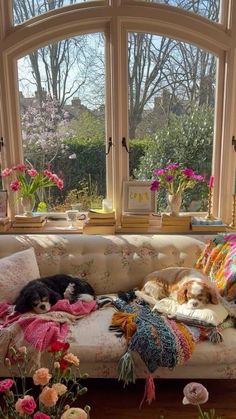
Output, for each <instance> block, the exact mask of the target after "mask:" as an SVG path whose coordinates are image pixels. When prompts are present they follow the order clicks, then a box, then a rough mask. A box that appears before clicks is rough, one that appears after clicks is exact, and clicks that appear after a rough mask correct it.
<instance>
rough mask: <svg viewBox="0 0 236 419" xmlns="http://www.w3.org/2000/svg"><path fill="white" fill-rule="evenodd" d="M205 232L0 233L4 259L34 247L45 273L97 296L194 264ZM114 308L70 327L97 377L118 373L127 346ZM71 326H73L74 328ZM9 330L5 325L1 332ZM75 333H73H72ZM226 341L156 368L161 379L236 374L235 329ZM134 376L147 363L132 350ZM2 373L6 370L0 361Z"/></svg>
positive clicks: (76, 349) (86, 367)
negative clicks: (85, 285) (115, 326)
mask: <svg viewBox="0 0 236 419" xmlns="http://www.w3.org/2000/svg"><path fill="white" fill-rule="evenodd" d="M210 237H211V236H207V235H157V234H156V235H88V236H86V235H81V234H54V235H53V234H50V235H47V234H27V235H26V234H25V235H23V234H18V235H11V234H2V235H1V236H0V258H3V257H6V256H9V255H12V254H14V253H16V252H20V251H22V250H24V249H28V248H33V249H34V252H35V255H36V259H37V263H38V267H39V272H40V275H41V276H46V275H52V274H56V273H67V274H72V275H75V276H80V277H82V278H84V279H86V280H88V281H89V282H90V284H91V285H92V286H93V287H94V289H95V291H96V294H97V295H105V294H109V295H110V294H114V293H117V292H118V291H120V290H123V291H126V290H129V289H131V288H133V287H139V286H140V284H141V283H142V280H143V278H144V277H145V275H147V274H148V273H150V272H152V271H155V270H158V269H163V268H166V267H169V266H181V267H182V266H183V267H185V266H186V267H191V266H194V263H195V261H196V259H197V258H198V256H199V255H200V253H201V251H202V249H203V248H204V245H205V242H206V240H208V239H209V238H210ZM113 312H114V308H113V307H111V306H105V307H103V308H102V309H98V310H95V311H93V312H91V313H90V314H89V315H87V316H85V317H82V318H80V319H79V320H78V321H76V324H73V325H72V326H71V328H70V330H69V334H68V339H69V342H70V345H71V346H70V349H71V351H72V352H73V353H75V354H77V355H78V356H79V358H80V361H81V371H82V372H87V373H88V374H89V376H90V377H94V378H99V377H103V378H116V377H117V363H118V361H119V359H120V357H121V356H122V354H123V353H124V352H125V350H126V341H125V339H124V338H117V336H116V335H115V334H114V333H111V332H110V331H109V326H110V324H111V317H112V314H113ZM72 329H73V330H72ZM4 332H5V330H4V329H2V330H1V333H0V335H1V334H2V333H4ZM72 332H73V333H72ZM222 335H223V341H222V342H221V343H218V344H213V343H211V342H209V341H203V342H200V343H198V344H197V345H196V348H195V350H194V352H193V355H192V356H191V358H190V359H189V360H188V361H187V362H186V363H184V364H183V365H180V366H177V367H176V368H174V369H172V370H170V369H169V368H158V369H157V370H156V371H155V373H154V374H153V376H154V377H161V378H235V377H236V330H235V329H234V328H233V327H229V328H227V329H225V330H224V331H223V332H222ZM133 355H134V362H135V370H136V377H137V378H142V377H145V376H146V374H147V368H146V366H145V364H144V363H143V361H142V360H141V359H140V357H139V355H138V354H137V353H134V354H133ZM0 361H1V364H0V376H7V375H8V372H7V370H6V368H5V367H4V365H3V360H0Z"/></svg>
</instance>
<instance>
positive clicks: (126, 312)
mask: <svg viewBox="0 0 236 419" xmlns="http://www.w3.org/2000/svg"><path fill="white" fill-rule="evenodd" d="M113 304H114V306H115V307H116V308H117V309H118V310H119V311H117V312H116V313H114V315H113V318H112V326H111V328H110V329H111V330H113V331H115V332H116V333H117V332H118V333H119V332H121V333H123V334H124V336H125V337H126V340H127V348H128V352H129V353H130V351H137V352H138V353H139V355H140V357H141V358H142V360H143V361H144V363H145V364H146V366H147V368H148V370H149V372H150V373H152V372H154V371H155V370H156V369H157V368H158V367H168V368H173V367H175V366H176V365H180V364H183V363H185V362H186V361H187V360H188V359H189V358H190V357H191V355H192V353H193V350H194V348H195V345H196V343H197V342H198V341H200V340H204V339H208V338H209V339H211V336H212V334H214V332H216V334H217V329H216V328H215V327H213V326H211V327H208V328H206V327H200V326H197V327H196V326H189V325H186V324H184V323H181V322H178V321H175V320H173V319H169V318H167V317H165V316H161V315H160V314H158V313H157V312H155V313H154V312H152V311H151V308H150V307H149V306H148V305H146V304H145V303H137V302H132V303H129V304H127V303H125V302H124V301H122V300H120V299H116V300H115V301H113ZM125 356H126V358H125V360H126V361H127V355H125ZM123 367H124V365H122V366H121V368H120V372H121V375H122V377H120V379H124V381H125V382H126V383H127V380H126V378H125V376H126V374H125V371H124V368H123ZM122 369H123V372H122ZM123 373H124V374H123ZM128 381H129V380H128ZM130 381H133V380H130Z"/></svg>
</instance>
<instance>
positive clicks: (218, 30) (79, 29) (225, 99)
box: [0, 0, 236, 222]
mask: <svg viewBox="0 0 236 419" xmlns="http://www.w3.org/2000/svg"><path fill="white" fill-rule="evenodd" d="M223 2H224V6H225V5H226V7H224V8H222V19H221V22H222V23H215V22H211V21H208V20H207V19H205V18H202V17H201V16H197V15H195V14H194V13H189V12H186V11H184V10H181V9H179V8H175V7H169V6H165V5H163V4H162V5H159V4H155V6H154V5H153V4H150V3H144V2H141V1H136V0H132V1H131V0H109V1H103V2H97V4H96V2H91V3H85V4H83V7H81V4H77V5H73V6H67V7H63V8H62V9H56V10H54V11H53V12H49V13H46V14H43V15H39V16H37V17H35V18H33V19H30V20H29V21H26V22H24V23H23V24H20V25H17V26H15V27H13V26H12V23H11V1H10V0H8V1H7V2H6V0H0V28H1V29H0V68H1V72H0V136H3V138H4V141H5V146H4V148H3V153H2V161H3V166H11V165H13V164H16V163H19V162H21V161H23V152H22V148H21V141H20V138H21V137H20V136H21V128H20V112H19V98H18V81H17V71H16V62H17V59H18V58H19V57H21V56H23V55H26V54H27V53H28V52H29V51H30V50H32V49H35V48H38V47H39V46H41V45H45V44H48V43H50V42H53V41H55V40H57V39H60V38H65V37H67V36H68V37H69V36H75V35H80V34H83V33H89V32H97V31H103V32H105V34H106V39H107V42H106V47H105V49H106V67H107V78H106V110H107V114H106V139H108V138H109V137H112V142H113V146H112V148H111V152H110V153H109V155H108V157H107V194H108V197H109V198H111V199H112V200H113V203H114V207H115V208H116V211H117V215H118V217H119V214H120V212H121V206H122V183H123V181H124V180H128V173H129V168H128V155H127V152H126V151H125V149H124V147H122V144H121V141H122V138H123V137H126V138H128V101H127V92H128V86H127V83H128V79H127V70H128V68H127V33H128V32H129V31H144V32H148V33H150V32H151V33H155V34H157V35H162V34H163V35H166V36H170V37H172V38H177V39H180V40H182V41H184V42H189V43H192V44H195V45H197V46H198V47H200V48H204V49H207V50H209V51H210V52H212V53H214V54H216V55H217V56H218V66H217V88H216V91H217V92H216V106H215V141H214V150H213V162H212V167H213V169H212V174H213V175H214V177H215V188H214V214H215V215H218V216H220V217H222V218H223V219H224V220H225V221H226V222H230V221H231V212H232V209H231V206H232V188H233V184H234V171H235V166H236V157H235V153H234V151H233V148H232V141H231V138H232V136H233V135H235V132H236V122H235V118H234V114H235V111H236V100H235V97H236V49H235V47H236V29H235V26H236V25H235V24H234V25H233V24H232V22H236V2H235V1H229V2H228V0H223ZM228 10H229V12H230V13H228ZM229 25H230V26H229ZM111 40H112V42H111ZM10 205H11V208H14V205H13V198H12V196H11V194H10ZM13 213H14V211H13Z"/></svg>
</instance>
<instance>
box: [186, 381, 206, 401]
mask: <svg viewBox="0 0 236 419" xmlns="http://www.w3.org/2000/svg"><path fill="white" fill-rule="evenodd" d="M183 392H184V398H183V404H193V405H198V404H203V403H206V402H207V400H208V398H209V393H208V391H207V389H206V388H205V387H204V386H203V385H202V384H200V383H189V384H187V385H186V386H185V387H184V390H183Z"/></svg>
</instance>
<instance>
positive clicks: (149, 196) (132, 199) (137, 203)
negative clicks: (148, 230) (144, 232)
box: [123, 180, 156, 214]
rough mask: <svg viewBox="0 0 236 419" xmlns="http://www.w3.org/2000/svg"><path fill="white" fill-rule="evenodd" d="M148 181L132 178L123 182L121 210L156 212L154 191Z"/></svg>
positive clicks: (145, 212) (143, 212)
mask: <svg viewBox="0 0 236 419" xmlns="http://www.w3.org/2000/svg"><path fill="white" fill-rule="evenodd" d="M150 185H151V182H150V181H142V180H132V181H125V182H124V183H123V212H130V213H134V214H147V213H149V212H156V192H154V191H151V190H150Z"/></svg>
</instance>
